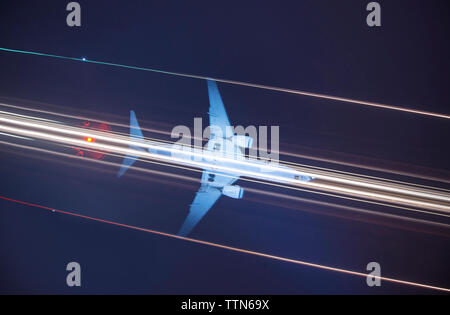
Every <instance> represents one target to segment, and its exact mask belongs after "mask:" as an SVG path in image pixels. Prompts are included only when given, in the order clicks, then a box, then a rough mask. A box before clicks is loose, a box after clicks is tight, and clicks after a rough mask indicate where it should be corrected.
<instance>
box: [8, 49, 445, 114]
mask: <svg viewBox="0 0 450 315" xmlns="http://www.w3.org/2000/svg"><path fill="white" fill-rule="evenodd" d="M0 51H5V52H12V53H19V54H27V55H35V56H44V57H50V58H57V59H63V60H71V61H80V62H85V63H92V64H99V65H105V66H112V67H118V68H124V69H131V70H140V71H148V72H154V73H159V74H166V75H171V76H178V77H184V78H191V79H201V80H214V81H216V82H221V83H227V84H233V85H240V86H247V87H252V88H258V89H263V90H270V91H277V92H283V93H289V94H296V95H302V96H308V97H314V98H319V99H326V100H330V101H338V102H344V103H350V104H357V105H364V106H368V107H373V108H382V109H389V110H395V111H399V112H406V113H411V114H418V115H423V116H429V117H435V118H444V119H450V115H447V114H441V113H434V112H428V111H422V110H417V109H411V108H404V107H399V106H393V105H386V104H381V103H376V102H368V101H362V100H356V99H351V98H346V97H339V96H332V95H326V94H320V93H312V92H307V91H300V90H295V89H286V88H281V87H276V86H269V85H263V84H255V83H249V82H242V81H236V80H227V79H219V78H211V77H209V76H203V75H195V74H187V73H180V72H171V71H164V70H159V69H151V68H144V67H137V66H128V65H123V64H118V63H112V62H105V61H97V60H89V59H86V58H74V57H67V56H59V55H53V54H46V53H40V52H33V51H25V50H17V49H10V48H2V47H0Z"/></svg>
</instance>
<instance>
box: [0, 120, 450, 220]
mask: <svg viewBox="0 0 450 315" xmlns="http://www.w3.org/2000/svg"><path fill="white" fill-rule="evenodd" d="M0 121H3V122H6V123H11V124H16V125H20V126H27V127H30V128H38V129H43V130H47V131H52V132H58V133H63V134H70V135H74V136H77V137H80V138H85V137H93V138H97V139H98V140H105V141H108V142H114V143H120V144H122V145H128V146H129V145H133V146H136V147H144V148H151V149H154V150H159V151H161V150H163V151H164V150H165V151H167V152H170V153H171V154H182V155H185V156H197V157H198V158H199V159H202V158H203V157H208V156H209V157H210V158H212V159H211V160H214V159H215V160H219V161H224V162H233V163H235V164H236V165H237V166H240V165H242V166H248V165H253V166H254V164H252V162H249V161H242V160H236V159H230V158H227V157H223V156H217V155H211V154H210V153H206V152H201V153H195V152H191V151H190V150H188V151H187V150H182V149H181V150H180V149H177V148H174V147H164V148H162V147H161V145H153V144H148V143H142V142H135V141H130V140H123V139H116V138H113V137H111V135H105V133H101V132H94V131H92V130H88V131H86V130H81V131H78V130H77V129H80V128H70V129H69V128H67V127H62V126H60V125H51V124H49V123H45V124H44V123H42V122H39V123H36V122H28V121H24V120H18V119H16V118H15V119H11V118H6V117H4V115H3V117H2V115H0ZM0 130H3V131H6V132H9V133H15V134H20V135H22V136H28V137H33V138H38V139H46V140H49V141H56V142H59V143H70V144H72V145H76V146H81V147H86V148H91V149H96V150H100V151H111V152H116V153H121V154H128V155H131V156H140V157H143V158H150V159H157V160H165V161H167V162H170V163H177V164H184V165H190V166H194V167H198V168H201V169H212V170H216V171H223V172H225V173H232V174H239V175H240V176H248V177H253V178H262V179H264V180H269V181H276V182H282V183H287V184H291V185H301V186H305V187H310V188H313V189H322V190H328V191H333V192H338V193H343V194H347V195H356V196H359V197H363V198H369V199H378V200H383V201H388V202H393V203H400V204H407V205H410V206H411V205H412V206H418V207H421V208H427V209H434V210H438V211H443V212H446V213H450V206H449V205H448V203H449V201H450V197H449V196H448V195H444V194H442V193H434V192H429V191H418V190H417V189H410V188H408V189H406V188H399V187H398V186H394V185H390V186H387V185H385V184H381V183H376V184H374V183H367V182H362V181H355V180H349V179H348V178H344V177H339V178H338V177H336V176H335V177H332V176H326V175H323V174H319V173H317V172H316V173H311V172H308V171H302V173H304V175H306V176H311V177H314V178H316V179H325V180H328V181H331V182H335V183H338V184H344V186H338V185H330V184H326V183H321V182H318V181H316V180H314V181H312V182H300V181H298V180H296V179H294V178H292V179H290V178H286V177H281V176H277V175H273V174H268V173H267V172H270V171H277V170H279V168H278V167H277V166H273V165H270V164H263V165H261V172H254V171H249V170H243V169H241V168H238V167H237V166H232V167H228V166H223V165H218V164H212V163H209V162H204V161H203V160H201V162H199V161H192V160H189V161H188V160H187V159H186V158H178V157H174V156H166V155H162V154H157V153H150V152H141V151H139V150H135V149H131V148H123V147H118V146H115V145H106V144H99V143H97V142H91V143H86V142H85V141H82V140H79V139H73V138H69V137H63V136H57V135H53V134H48V133H43V132H37V131H34V130H25V129H19V128H15V127H9V126H3V125H0ZM286 172H291V171H290V170H286ZM295 172H296V171H295V170H292V174H296V173H295ZM345 185H352V186H359V187H362V188H370V189H376V190H378V191H385V192H387V193H389V194H380V193H379V192H371V191H364V190H361V189H359V190H358V189H354V188H351V187H350V188H349V187H347V186H345ZM392 193H399V194H402V195H406V196H411V197H415V198H426V199H428V200H432V202H429V201H423V200H416V199H411V198H409V197H408V198H405V197H403V196H401V197H399V196H394V195H391V194H392ZM436 201H437V202H445V203H446V204H440V203H436Z"/></svg>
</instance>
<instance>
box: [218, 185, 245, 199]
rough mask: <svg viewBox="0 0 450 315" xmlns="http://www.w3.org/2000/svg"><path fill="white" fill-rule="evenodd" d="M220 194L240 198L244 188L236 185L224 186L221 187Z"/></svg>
mask: <svg viewBox="0 0 450 315" xmlns="http://www.w3.org/2000/svg"><path fill="white" fill-rule="evenodd" d="M222 194H224V195H225V196H227V197H230V198H234V199H241V198H242V197H243V196H244V188H242V187H241V186H238V185H229V186H225V187H223V189H222Z"/></svg>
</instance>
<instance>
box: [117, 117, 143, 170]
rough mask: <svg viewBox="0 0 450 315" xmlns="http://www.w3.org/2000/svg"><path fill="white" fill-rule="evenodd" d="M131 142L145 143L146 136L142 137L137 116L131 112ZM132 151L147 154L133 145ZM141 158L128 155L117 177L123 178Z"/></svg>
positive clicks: (131, 146)
mask: <svg viewBox="0 0 450 315" xmlns="http://www.w3.org/2000/svg"><path fill="white" fill-rule="evenodd" d="M130 140H132V141H136V140H138V141H142V142H143V141H144V136H143V135H142V131H141V128H140V127H139V123H138V122H137V119H136V114H135V113H134V111H132V110H131V111H130ZM129 148H130V149H133V150H138V151H142V152H145V150H144V149H143V148H141V147H138V146H134V145H131V144H130V146H129ZM138 158H139V156H134V155H126V156H125V158H124V159H123V162H122V166H121V167H120V170H119V173H117V177H121V176H122V175H123V174H124V173H125V172H126V171H127V169H128V168H129V167H130V166H131V165H133V163H134V161H136V160H137V159H138Z"/></svg>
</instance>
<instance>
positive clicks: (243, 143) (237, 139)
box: [233, 135, 253, 149]
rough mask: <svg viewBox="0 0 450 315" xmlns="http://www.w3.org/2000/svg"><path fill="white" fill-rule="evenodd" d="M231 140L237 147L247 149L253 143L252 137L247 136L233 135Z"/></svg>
mask: <svg viewBox="0 0 450 315" xmlns="http://www.w3.org/2000/svg"><path fill="white" fill-rule="evenodd" d="M233 142H234V144H235V145H237V146H238V147H241V148H244V149H247V148H251V147H252V144H253V138H252V137H248V136H241V135H237V136H234V137H233Z"/></svg>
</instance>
